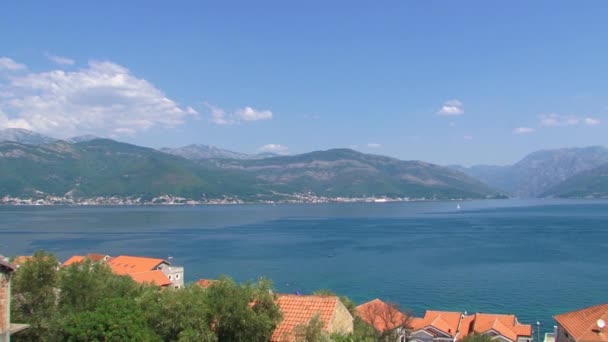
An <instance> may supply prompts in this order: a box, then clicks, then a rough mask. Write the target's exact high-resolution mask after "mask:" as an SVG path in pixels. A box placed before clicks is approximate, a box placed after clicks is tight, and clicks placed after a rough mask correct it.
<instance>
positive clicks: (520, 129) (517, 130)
mask: <svg viewBox="0 0 608 342" xmlns="http://www.w3.org/2000/svg"><path fill="white" fill-rule="evenodd" d="M534 131H536V130H535V129H534V128H531V127H517V128H515V129H514V130H513V134H527V133H533V132H534Z"/></svg>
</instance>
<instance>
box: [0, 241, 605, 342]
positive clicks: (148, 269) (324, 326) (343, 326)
mask: <svg viewBox="0 0 608 342" xmlns="http://www.w3.org/2000/svg"><path fill="white" fill-rule="evenodd" d="M44 258H47V257H44ZM37 261H39V260H37V259H36V256H17V257H14V258H12V259H10V260H9V259H8V258H5V257H1V256H0V341H2V342H4V341H9V340H10V336H11V335H15V336H18V334H19V333H20V332H21V331H23V330H26V329H28V324H27V323H28V322H19V323H15V322H11V321H10V318H11V315H10V306H11V298H12V296H11V279H12V277H13V276H14V275H15V274H17V273H18V272H20V268H21V267H28V266H31V265H32V264H33V263H35V262H37ZM83 265H88V267H91V265H103V266H104V267H105V266H107V267H108V268H109V270H111V272H112V273H113V274H115V275H118V276H126V277H129V278H131V279H132V280H133V281H134V282H135V283H137V284H141V285H146V286H153V287H156V288H158V290H159V291H182V290H183V289H184V288H185V287H187V286H196V287H200V288H202V289H210V288H212V287H213V286H218V285H219V284H221V282H222V281H223V280H221V279H198V280H197V281H196V282H194V283H193V284H189V285H187V284H185V282H184V279H185V270H184V267H182V266H177V265H173V264H172V263H171V261H170V260H165V259H161V258H152V257H144V256H129V255H118V256H110V255H107V254H98V253H89V254H86V255H73V256H71V257H70V258H68V259H67V260H65V261H64V262H63V263H58V264H57V265H56V266H55V267H56V268H57V269H65V268H70V267H72V268H74V269H75V270H78V269H82V267H83ZM272 295H273V298H274V301H275V303H276V305H277V306H278V308H279V310H280V313H281V316H282V319H281V320H280V321H279V322H278V324H277V325H276V326H275V327H274V329H273V331H272V334H271V336H270V338H269V341H271V342H285V341H302V339H298V331H300V330H299V327H302V326H306V325H307V324H309V323H310V322H311V321H313V320H315V319H318V320H319V322H320V326H319V327H320V329H321V331H322V332H323V333H325V334H327V335H328V336H345V335H348V334H351V335H352V334H353V331H354V324H355V322H356V320H357V319H359V320H360V321H361V322H364V324H366V325H367V326H368V327H369V328H370V329H373V330H374V331H375V332H376V333H377V334H378V335H377V336H381V337H382V339H381V340H382V341H391V342H393V341H394V342H406V341H409V342H458V341H464V340H466V339H467V338H468V337H471V336H485V337H487V338H488V339H489V340H491V341H496V342H533V341H535V340H536V341H543V342H605V341H607V340H608V330H605V324H606V323H605V322H606V320H608V304H600V305H596V306H592V307H588V308H583V309H580V310H575V311H571V312H566V313H556V314H555V316H554V319H555V321H556V325H555V326H554V327H553V329H552V331H551V332H546V333H544V334H543V335H542V336H541V331H540V322H537V323H536V325H535V324H526V323H521V322H519V320H518V318H517V316H516V315H514V314H512V313H481V312H476V313H468V312H467V311H441V310H435V309H429V310H426V311H425V313H424V315H422V316H420V317H417V316H414V315H412V314H411V313H409V312H405V311H401V310H400V309H399V307H398V306H397V305H395V304H393V303H390V302H386V301H383V300H382V299H379V298H376V299H373V300H371V301H369V302H366V303H362V304H360V305H358V306H356V307H355V308H354V309H349V308H348V307H347V306H346V305H347V304H346V305H345V303H344V302H343V300H342V299H341V297H338V296H336V295H333V294H325V293H322V294H310V295H306V294H301V293H293V294H283V293H273V294H272ZM250 308H252V305H250Z"/></svg>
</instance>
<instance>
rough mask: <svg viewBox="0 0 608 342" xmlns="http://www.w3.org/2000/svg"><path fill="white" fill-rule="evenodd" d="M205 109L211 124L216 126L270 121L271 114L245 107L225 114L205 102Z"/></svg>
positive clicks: (266, 111)
mask: <svg viewBox="0 0 608 342" xmlns="http://www.w3.org/2000/svg"><path fill="white" fill-rule="evenodd" d="M205 107H207V109H209V113H210V115H211V122H212V123H214V124H217V125H234V124H237V123H241V122H243V121H258V120H270V119H272V112H271V111H269V110H257V109H253V108H251V107H245V108H240V109H237V110H235V111H234V112H233V113H226V111H225V110H223V109H222V108H220V107H218V106H214V105H212V104H209V103H207V102H205Z"/></svg>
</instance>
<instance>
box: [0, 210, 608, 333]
mask: <svg viewBox="0 0 608 342" xmlns="http://www.w3.org/2000/svg"><path fill="white" fill-rule="evenodd" d="M460 205H461V208H462V209H461V210H460V211H458V210H456V203H455V202H426V203H422V202H421V203H382V204H380V203H379V204H327V205H277V206H270V205H240V206H204V207H0V253H2V254H5V255H19V254H30V253H32V252H33V251H35V250H37V249H44V250H47V251H51V252H53V253H55V254H56V255H57V256H58V257H59V258H60V259H62V260H64V259H66V258H67V257H69V256H70V255H72V254H82V253H87V252H99V253H107V254H110V255H118V254H131V255H146V256H154V257H160V258H167V257H168V256H169V255H170V256H172V257H173V259H172V261H173V263H175V264H182V265H184V266H185V267H186V278H187V279H186V280H187V281H194V280H196V279H197V278H214V277H217V276H219V275H221V274H226V275H230V276H232V277H234V278H236V279H237V280H239V281H244V280H248V279H256V278H257V277H259V276H266V277H269V278H271V279H272V280H273V281H274V283H275V286H276V288H277V289H278V290H279V291H282V292H295V291H300V292H304V293H308V292H312V291H314V290H316V289H331V290H333V291H335V292H337V293H340V294H344V295H348V296H349V297H351V298H352V299H354V300H355V301H357V302H363V301H366V300H370V299H373V298H376V297H380V298H382V299H385V300H389V301H394V302H397V303H399V304H400V305H401V306H402V307H404V308H409V309H411V310H413V311H414V313H416V314H418V315H421V314H423V312H424V310H425V309H437V310H459V311H465V310H466V311H468V312H469V313H472V312H498V313H515V314H517V315H518V316H519V318H520V321H523V322H526V323H536V321H540V322H541V323H542V330H543V331H547V330H550V329H551V327H552V325H553V324H554V323H553V320H552V318H551V317H552V315H554V314H557V313H560V312H564V311H567V310H572V309H576V308H579V307H583V306H587V305H592V304H596V303H600V302H606V301H608V291H607V289H608V262H607V260H608V258H607V256H608V202H603V201H556V200H550V201H549V200H545V201H516V200H503V201H470V202H469V201H467V202H461V203H460Z"/></svg>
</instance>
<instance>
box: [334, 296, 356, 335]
mask: <svg viewBox="0 0 608 342" xmlns="http://www.w3.org/2000/svg"><path fill="white" fill-rule="evenodd" d="M328 328H329V333H330V334H333V333H343V334H348V333H352V332H353V316H351V314H350V312H348V309H347V308H346V307H345V306H344V304H342V301H340V300H339V299H338V303H337V305H336V310H335V311H334V315H333V316H332V317H331V322H329V326H328Z"/></svg>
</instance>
